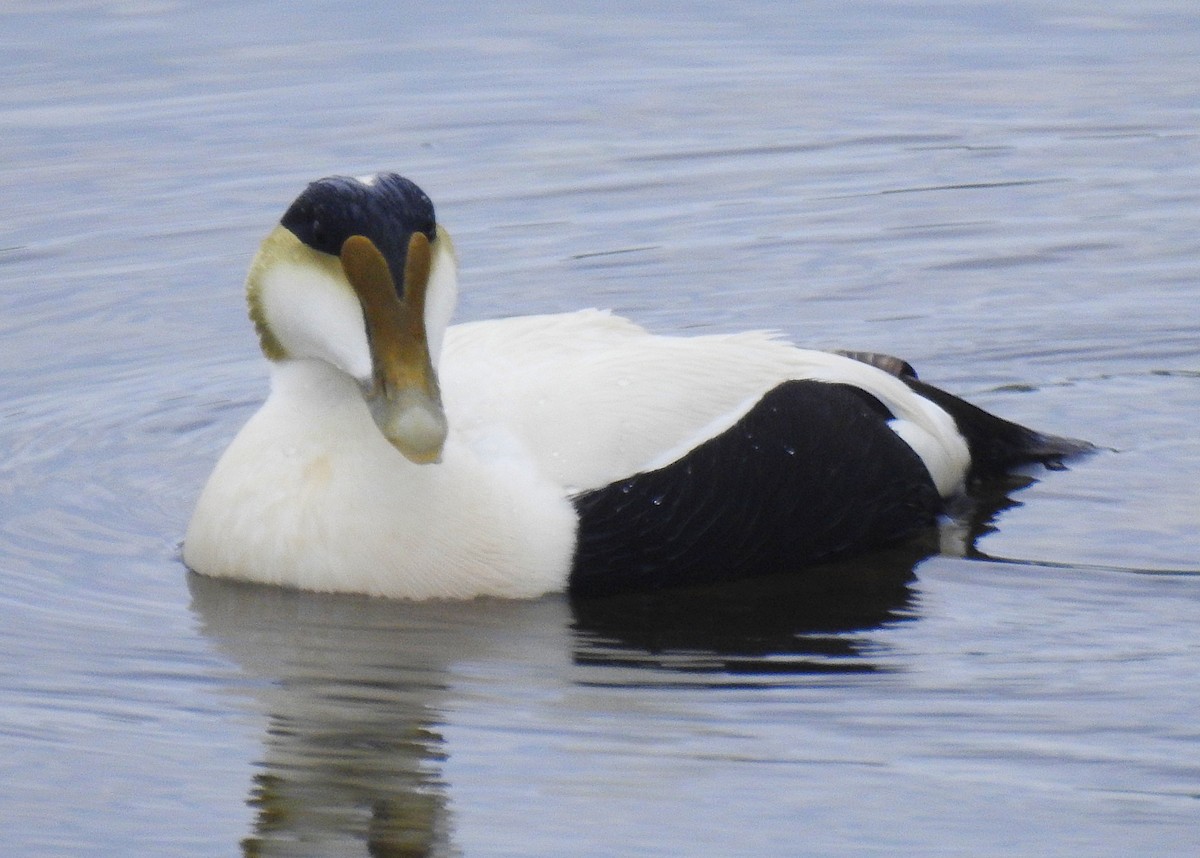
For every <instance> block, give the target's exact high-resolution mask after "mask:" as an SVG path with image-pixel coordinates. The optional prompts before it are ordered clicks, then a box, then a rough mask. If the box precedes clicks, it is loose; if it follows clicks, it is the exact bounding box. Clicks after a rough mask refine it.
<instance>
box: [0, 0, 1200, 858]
mask: <svg viewBox="0 0 1200 858" xmlns="http://www.w3.org/2000/svg"><path fill="white" fill-rule="evenodd" d="M1197 57H1200V13H1197V12H1196V9H1195V6H1194V4H1193V3H1191V2H1185V0H1179V2H1170V0H1132V2H1129V3H1117V4H1097V3H1086V2H1081V0H1013V2H1008V3H983V2H971V0H958V2H955V1H954V0H943V2H931V3H923V4H908V3H893V2H885V0H862V2H846V0H836V2H832V0H828V2H825V0H817V1H816V2H811V3H804V4H793V5H790V6H789V5H788V4H780V3H775V2H762V0H746V2H741V3H736V4H728V3H709V2H698V3H692V4H672V3H663V2H639V3H629V2H624V0H617V2H612V0H606V2H603V3H601V2H590V1H589V0H556V2H546V0H523V2H521V3H507V2H502V3H497V4H490V5H483V4H468V5H465V6H461V7H460V6H456V5H454V4H451V8H444V6H442V5H439V4H429V3H426V4H413V3H399V4H395V3H383V2H374V3H334V2H314V3H308V4H289V3H282V2H264V3H249V4H248V3H240V2H239V3H234V2H203V3H201V2H187V0H162V2H157V0H145V1H144V2H139V0H127V2H121V0H110V2H101V1H100V0H95V2H87V0H63V1H62V2H52V3H32V2H29V3H26V2H13V3H7V4H4V5H3V6H2V7H0V72H2V73H3V83H2V84H0V212H2V217H0V370H2V371H0V784H2V786H0V853H3V854H4V855H14V856H16V855H20V856H66V855H87V856H129V855H170V856H216V855H245V856H267V855H271V856H367V855H375V856H380V855H388V856H395V855H462V856H562V855H571V856H612V855H638V856H641V855H646V856H656V855H661V856H680V855H712V856H805V855H814V856H815V855H820V856H829V855H888V856H892V855H922V856H926V855H944V856H962V855H971V856H1011V855H1036V856H1080V855H1088V856H1129V855H1155V856H1167V855H1169V856H1191V855H1195V854H1197V850H1198V849H1200V726H1198V724H1200V716H1198V713H1200V433H1198V432H1197V420H1198V418H1200V63H1198V62H1197ZM379 169H396V170H399V171H401V172H404V173H405V174H407V175H409V176H410V177H412V178H413V179H415V180H416V181H417V182H418V183H420V184H421V185H422V186H423V187H424V188H425V189H426V190H427V191H428V192H429V193H430V194H431V196H432V197H433V198H434V200H435V202H436V204H437V206H438V210H439V216H440V220H442V221H443V222H444V223H445V224H446V225H448V226H449V228H450V229H451V231H452V232H453V233H454V235H455V238H456V244H457V246H458V249H459V252H460V255H461V259H462V287H463V295H462V303H461V306H460V312H459V318H460V319H464V320H465V319H478V318H487V317H491V316H498V315H507V314H517V313H533V312H548V311H560V310H569V309H574V308H578V307H582V306H591V305H597V306H602V307H612V308H614V309H615V310H617V311H619V312H621V313H624V314H626V315H629V316H631V317H633V318H634V319H636V320H638V321H639V322H642V323H643V324H645V325H647V326H649V327H651V328H652V329H654V330H657V331H663V332H705V331H726V330H736V329H742V328H764V327H765V328H774V329H778V330H780V331H782V332H783V333H785V334H786V335H787V336H789V337H791V338H793V339H794V340H796V341H798V342H801V343H804V344H807V345H812V346H817V347H828V348H836V347H849V348H858V349H872V350H878V351H886V352H892V353H896V354H900V355H902V356H904V357H906V358H908V359H909V360H910V361H912V362H913V363H914V364H915V365H916V366H917V367H918V369H919V370H920V372H921V374H922V376H923V377H924V378H926V379H928V380H931V381H934V382H936V383H939V384H941V385H943V386H946V387H948V388H949V389H951V390H954V391H956V392H958V393H961V394H966V395H968V396H969V397H971V398H972V399H973V400H975V401H977V402H979V403H980V404H982V405H985V406H987V407H990V408H992V409H994V410H996V411H999V412H1001V413H1003V414H1005V415H1006V416H1009V417H1011V418H1014V419H1018V420H1022V421H1024V422H1027V423H1030V424H1032V425H1035V426H1037V427H1039V428H1042V429H1046V430H1049V431H1054V432H1059V433H1064V434H1069V435H1075V436H1081V437H1085V438H1088V439H1090V440H1091V441H1093V442H1095V443H1096V444H1098V445H1100V446H1101V447H1102V448H1103V449H1102V451H1101V452H1100V453H1098V454H1097V455H1095V456H1092V457H1090V458H1088V459H1085V460H1083V461H1080V462H1077V463H1074V464H1073V465H1072V466H1071V467H1070V468H1069V469H1068V470H1065V471H1060V472H1054V473H1045V472H1040V471H1039V472H1031V473H1030V474H1029V475H1028V476H1029V477H1032V478H1033V480H1032V482H1031V484H1030V485H1028V486H1027V487H1025V488H1024V489H1023V490H1018V489H1019V481H1014V482H1013V484H1012V485H1011V486H1007V487H1004V488H1005V489H1006V490H1007V492H1008V493H1007V495H1006V494H1005V493H1004V492H1003V491H1000V490H998V489H997V490H994V491H992V492H990V493H989V496H988V497H985V498H982V499H980V500H979V506H980V512H979V513H978V515H977V516H976V518H977V519H979V520H977V521H976V522H975V524H974V526H973V527H970V526H967V525H965V524H964V526H963V527H961V528H959V530H961V531H962V532H960V533H949V532H948V533H947V534H946V536H945V540H944V542H945V544H944V546H943V550H942V551H940V552H938V553H936V554H934V555H933V556H929V557H924V558H923V557H921V556H918V555H913V556H907V557H904V556H892V557H882V558H873V559H872V560H870V561H863V562H862V563H858V564H851V565H850V566H849V567H848V568H846V569H845V570H843V573H844V574H845V575H846V576H847V578H850V579H867V580H866V584H869V585H870V586H865V584H864V586H863V587H859V588H857V589H855V590H853V591H851V593H850V594H849V595H847V594H846V593H844V592H837V591H832V592H813V591H812V590H811V589H807V590H806V589H803V588H799V587H795V586H793V585H792V584H789V583H787V582H773V583H772V584H771V585H770V586H763V587H743V588H730V589H729V590H728V591H725V592H717V593H708V594H694V595H692V596H689V597H687V598H686V599H685V598H684V597H682V596H680V597H678V598H663V599H644V600H632V601H627V602H618V603H615V604H597V605H584V606H574V607H573V606H572V605H571V604H569V603H568V602H567V601H566V600H565V599H563V598H557V597H555V598H547V599H542V600H538V601H534V602H528V603H505V602H498V601H488V600H483V601H477V602H470V603H465V604H426V605H422V604H405V603H389V602H384V601H372V600H365V599H353V598H336V597H327V596H313V595H305V594H297V593H291V592H281V591H275V590H270V589H258V588H250V587H243V586H237V585H231V584H228V583H220V582H213V581H205V580H200V579H196V578H194V577H193V576H190V575H188V574H187V573H186V572H185V570H184V569H183V567H182V565H181V564H180V561H179V558H178V544H179V541H180V539H181V536H182V533H183V529H184V526H185V524H186V521H187V517H188V515H189V513H190V510H191V504H192V502H193V500H194V498H195V496H196V494H197V492H198V491H199V489H200V486H201V485H202V483H203V481H204V479H205V477H206V476H207V474H208V471H209V469H210V468H211V466H212V464H213V462H214V461H215V458H216V457H217V455H218V454H219V453H220V451H221V450H222V448H223V447H224V445H225V444H226V443H227V442H228V441H229V439H230V438H231V437H232V435H233V434H234V432H235V431H236V430H237V428H238V427H239V426H240V424H241V423H242V422H243V421H244V420H245V419H246V418H247V417H248V415H249V414H250V413H251V412H252V411H253V409H254V408H255V407H256V404H257V403H258V402H259V401H260V400H261V399H262V397H263V395H264V392H265V378H266V374H265V370H264V367H263V363H262V361H261V359H260V356H259V354H258V352H257V348H256V342H255V338H254V336H253V332H252V330H251V328H250V325H249V323H248V322H247V320H246V317H245V312H244V309H243V306H242V294H241V283H242V278H243V276H244V271H245V268H246V266H247V263H248V262H249V259H250V257H251V255H252V254H253V251H254V249H255V246H256V243H257V242H258V240H259V239H260V237H261V236H262V235H263V234H264V233H265V232H266V231H267V230H268V229H269V228H270V226H271V225H272V224H273V223H274V221H275V220H276V219H277V218H278V217H279V215H280V213H281V212H282V210H283V208H284V207H285V206H286V204H287V203H288V202H289V201H290V200H291V198H292V197H293V196H294V195H295V193H296V192H297V191H298V190H299V189H300V188H301V187H302V186H303V184H304V183H305V182H307V181H308V180H310V179H312V178H316V177H318V176H321V175H326V174H329V173H351V174H357V173H363V172H368V171H373V170H379ZM988 514H992V518H991V520H990V524H989V523H988V522H987V520H986V518H987V515H988ZM860 583H862V582H860Z"/></svg>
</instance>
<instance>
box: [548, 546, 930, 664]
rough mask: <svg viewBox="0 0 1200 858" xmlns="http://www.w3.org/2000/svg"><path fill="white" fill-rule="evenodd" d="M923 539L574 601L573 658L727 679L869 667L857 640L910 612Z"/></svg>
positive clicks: (925, 549)
mask: <svg viewBox="0 0 1200 858" xmlns="http://www.w3.org/2000/svg"><path fill="white" fill-rule="evenodd" d="M936 550H937V546H936V544H935V542H934V540H933V539H932V538H931V539H926V540H922V541H919V542H917V543H914V544H910V545H905V546H903V547H900V548H896V549H893V550H891V551H885V552H878V553H875V554H872V555H870V556H869V557H865V558H859V559H857V560H855V561H853V562H843V563H835V564H827V565H823V566H818V567H813V568H811V569H807V570H805V571H804V572H803V573H802V574H788V575H779V576H772V577H768V578H758V579H754V580H748V581H739V582H736V583H732V584H724V585H720V586H712V587H701V588H695V589H676V590H669V591H659V592H653V593H638V594H630V595H625V596H614V597H609V598H603V599H576V600H573V601H572V604H571V608H572V611H573V612H574V614H575V630H576V638H577V639H576V648H575V659H576V662H577V663H579V664H587V665H607V666H620V667H647V668H654V669H659V670H669V671H674V672H684V673H694V672H698V673H720V674H724V675H728V676H741V677H746V676H749V675H755V674H758V675H761V674H770V675H779V674H813V673H858V672H865V671H871V670H874V669H876V668H875V665H874V664H873V663H872V662H871V660H870V659H869V658H867V657H866V655H867V654H866V653H865V652H864V641H863V639H862V638H861V637H858V636H854V635H852V634H849V633H851V632H857V631H864V630H867V629H874V628H878V627H879V626H881V625H883V624H885V623H888V622H893V621H901V620H906V619H909V618H911V617H912V616H914V614H913V610H912V609H913V604H912V602H913V592H912V589H911V584H912V582H913V581H914V580H915V574H914V571H913V570H914V567H915V566H916V565H917V563H919V562H920V561H921V560H923V559H925V558H926V557H928V556H929V555H930V554H932V553H934V552H935V551H936Z"/></svg>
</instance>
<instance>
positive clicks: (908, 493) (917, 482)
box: [570, 381, 942, 596]
mask: <svg viewBox="0 0 1200 858" xmlns="http://www.w3.org/2000/svg"><path fill="white" fill-rule="evenodd" d="M891 416H892V415H891V414H890V412H888V410H887V409H886V408H884V407H883V406H882V404H881V403H879V402H878V400H876V399H874V398H873V397H871V396H870V395H869V394H865V393H864V392H863V391H861V390H859V389H858V388H855V387H852V386H849V385H843V384H830V383H824V382H817V381H789V382H786V383H784V384H782V385H780V386H779V387H776V388H775V389H773V390H771V391H770V392H768V393H767V394H766V395H765V396H764V397H763V398H762V400H761V401H760V402H759V403H758V404H757V405H756V406H754V408H752V409H751V410H750V411H749V412H748V413H747V414H746V415H745V416H744V417H742V418H741V419H740V420H739V421H738V422H737V423H736V424H735V425H734V426H733V427H732V428H731V429H729V430H728V431H726V432H723V433H722V434H721V435H719V436H717V437H715V438H712V439H709V440H708V441H706V442H704V443H703V444H701V445H700V446H698V447H697V448H696V449H694V450H692V451H691V452H690V453H688V454H687V455H686V456H684V457H683V458H682V459H679V460H678V461H676V462H674V463H672V464H670V465H667V466H666V467H663V468H660V469H658V470H655V471H650V472H646V473H641V474H636V475H634V476H633V477H630V478H628V479H625V480H621V481H620V482H617V483H613V484H611V485H608V486H605V487H603V488H600V489H596V490H594V491H589V492H584V493H582V494H580V495H579V496H577V497H576V498H575V507H576V509H577V511H578V513H579V519H580V526H579V538H578V545H577V547H576V553H575V563H574V567H573V569H572V572H571V578H570V589H571V592H572V594H573V595H576V596H592V595H603V594H609V593H616V592H622V591H636V590H655V589H661V588H666V587H673V586H678V585H683V584H705V583H716V582H721V581H726V580H733V579H738V578H747V577H756V576H760V575H767V574H772V573H778V572H789V571H795V570H797V569H800V568H803V567H807V566H810V565H813V564H815V563H819V562H822V561H827V560H833V559H837V558H840V557H845V556H848V555H851V554H854V553H858V552H861V551H864V550H869V549H872V548H877V547H881V546H884V545H888V544H895V543H897V542H900V541H902V540H904V539H906V538H908V537H910V536H912V535H913V534H915V533H917V532H919V531H922V530H924V529H925V528H928V527H930V526H932V525H933V524H934V523H935V521H936V517H937V514H938V512H939V511H940V509H941V507H942V502H941V499H940V498H939V497H938V493H937V490H936V489H935V488H934V485H933V482H932V480H931V479H930V477H929V473H928V471H927V470H926V469H925V466H924V464H923V463H922V461H921V460H920V458H919V457H918V456H917V455H916V453H914V452H913V450H912V449H911V448H910V447H909V446H908V445H907V444H905V443H904V442H903V441H902V440H900V438H899V437H898V436H897V435H896V434H895V433H894V432H893V431H892V430H891V429H890V428H888V426H887V421H888V420H889V419H890V418H891Z"/></svg>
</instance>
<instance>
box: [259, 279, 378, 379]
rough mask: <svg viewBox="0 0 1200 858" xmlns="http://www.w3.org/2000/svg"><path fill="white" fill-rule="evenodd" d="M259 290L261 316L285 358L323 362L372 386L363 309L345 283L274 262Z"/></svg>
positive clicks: (369, 351) (344, 281)
mask: <svg viewBox="0 0 1200 858" xmlns="http://www.w3.org/2000/svg"><path fill="white" fill-rule="evenodd" d="M339 273H340V272H339ZM258 290H259V301H260V302H261V306H262V312H263V315H264V317H265V318H266V320H267V322H268V324H269V326H270V329H271V332H272V333H273V334H274V335H275V339H276V340H277V341H278V342H279V345H281V346H282V347H283V349H284V351H285V352H286V353H287V355H288V356H289V357H291V358H295V359H304V358H311V359H315V360H321V361H325V362H326V363H328V364H331V365H332V366H334V367H336V368H337V369H340V370H341V371H342V372H344V373H346V375H349V376H350V377H352V378H354V379H355V380H357V381H358V382H359V383H360V384H367V383H369V382H370V381H371V377H372V372H373V370H372V366H371V349H370V345H369V344H368V342H367V330H366V327H365V325H364V323H363V311H362V305H361V304H360V303H359V300H358V296H357V295H356V294H355V293H354V290H353V289H352V288H351V286H350V284H349V283H348V282H346V279H345V277H342V276H332V274H331V272H330V271H328V270H326V269H324V268H316V267H314V266H312V265H305V264H303V263H300V262H292V261H286V262H279V263H278V264H276V265H274V266H271V267H270V268H269V269H267V270H266V271H264V272H263V274H262V277H261V278H260V279H259V281H258Z"/></svg>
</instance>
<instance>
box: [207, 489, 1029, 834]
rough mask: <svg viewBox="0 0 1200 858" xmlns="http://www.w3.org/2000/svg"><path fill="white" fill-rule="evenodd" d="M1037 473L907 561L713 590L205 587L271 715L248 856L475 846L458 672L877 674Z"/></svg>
mask: <svg viewBox="0 0 1200 858" xmlns="http://www.w3.org/2000/svg"><path fill="white" fill-rule="evenodd" d="M1031 481H1032V480H1030V479H1029V478H1027V477H1026V478H1023V477H1020V476H1015V477H1011V478H1008V479H1007V480H1006V481H1005V482H1003V483H998V484H991V485H989V486H985V487H977V490H976V491H975V492H974V493H973V496H972V499H971V502H970V506H968V507H966V508H963V509H960V510H958V515H957V516H956V518H955V519H954V520H953V521H951V522H949V523H947V524H946V525H945V526H944V527H943V528H942V529H941V532H940V533H936V534H928V535H927V537H926V538H925V539H923V540H918V541H916V542H914V543H910V544H907V545H904V546H901V547H898V548H896V549H893V550H891V551H886V552H879V553H877V554H874V555H871V556H869V557H866V558H859V559H857V560H855V561H853V562H849V563H841V564H835V565H829V566H823V567H814V568H812V569H809V570H806V571H804V572H803V573H802V574H793V575H780V576H778V577H773V578H764V579H759V580H756V581H747V582H740V583H737V584H732V585H724V586H720V587H710V588H700V589H695V590H673V591H661V592H655V593H645V594H631V595H624V596H620V597H610V598H604V599H592V600H584V599H574V600H569V599H567V598H564V597H554V596H552V597H547V598H543V599H539V600H534V601H520V600H513V601H505V600H497V599H478V600H471V601H466V602H424V603H421V602H404V601H394V600H386V599H372V598H366V597H354V596H330V595H322V594H312V593H303V592H297V591H293V590H287V589H282V588H275V587H266V586H258V585H250V584H240V583H236V582H230V581H223V580H219V579H212V578H206V577H203V576H199V575H190V576H189V578H188V584H189V588H190V590H191V595H192V609H193V611H194V612H195V614H196V615H197V617H198V618H199V620H200V626H201V631H202V632H203V634H204V635H205V636H206V637H208V638H209V639H210V640H211V641H212V642H213V644H214V646H215V647H216V649H217V650H218V651H219V652H220V653H221V654H223V655H224V656H226V657H227V658H229V659H230V660H231V661H233V662H234V663H235V664H236V665H237V666H238V667H239V668H240V669H241V670H242V672H243V673H244V674H245V676H246V678H247V682H246V684H245V685H244V686H242V688H243V689H244V690H246V691H247V693H248V695H249V696H250V697H251V698H252V703H253V707H254V709H255V710H256V711H258V712H259V713H261V714H262V716H263V717H264V718H265V719H266V722H267V727H266V731H265V735H264V738H263V745H264V749H263V756H262V759H261V760H260V761H259V762H258V766H259V769H260V771H259V773H258V774H257V775H256V776H255V778H254V782H253V784H252V785H251V787H250V791H249V797H248V799H247V801H248V804H249V805H250V806H252V807H253V808H254V810H255V813H256V818H255V822H254V828H253V832H252V833H251V834H250V835H249V836H247V837H246V838H245V839H244V840H243V841H242V844H241V847H242V852H243V855H245V856H247V858H258V856H263V858H265V856H289V858H297V856H328V855H364V856H397V857H398V856H406V858H413V856H439V855H453V854H457V853H456V850H455V848H454V846H453V842H452V824H451V812H450V804H451V801H450V785H449V784H448V783H447V782H446V781H445V780H444V777H443V766H442V764H443V762H444V761H445V759H446V754H447V751H446V748H445V743H444V740H443V738H442V735H441V732H440V729H441V727H442V725H444V724H445V723H446V719H447V716H446V712H447V706H448V705H450V704H452V703H453V701H454V699H455V693H454V691H453V689H452V686H453V685H454V684H455V683H456V681H458V680H461V675H456V673H455V669H456V666H457V667H461V665H464V664H468V663H478V662H480V661H484V662H487V661H489V660H491V661H493V662H495V661H499V660H503V661H505V662H506V663H507V662H508V661H512V660H515V661H518V662H519V660H520V659H522V658H525V659H526V660H528V661H533V662H534V665H533V668H534V669H533V671H532V672H529V671H521V670H520V669H519V667H527V666H528V665H519V666H516V667H518V669H514V670H513V671H512V673H511V674H506V675H511V676H518V675H519V676H521V677H525V676H526V675H527V674H529V675H533V676H536V677H537V679H536V680H532V681H537V682H542V683H546V684H550V685H552V686H554V687H555V688H557V689H561V688H563V687H568V686H571V685H574V686H581V685H583V686H592V685H612V686H616V687H628V688H637V687H640V686H658V687H662V686H665V685H671V684H674V683H677V682H684V683H687V684H699V685H705V686H710V685H712V686H720V687H725V688H729V687H740V686H745V687H762V686H768V687H772V688H780V687H782V686H788V685H803V684H804V683H806V682H807V683H810V684H811V683H812V680H813V678H814V677H815V676H826V677H828V676H829V675H831V674H859V673H867V672H873V671H877V670H879V669H881V665H880V664H879V661H880V658H879V656H880V653H881V651H882V652H886V650H881V648H880V647H879V646H878V644H876V643H874V642H873V639H872V635H871V632H872V630H876V629H879V628H880V627H882V626H884V625H887V624H891V623H897V622H906V621H911V620H914V619H917V618H918V617H919V604H918V603H917V600H916V596H915V591H914V587H913V584H914V582H915V580H916V576H915V572H914V569H915V567H916V566H917V564H919V563H920V561H921V560H923V559H924V558H926V557H928V556H930V555H931V554H934V553H939V552H940V553H943V554H945V553H953V554H958V555H961V556H966V557H973V556H982V555H980V554H979V552H978V551H977V550H976V548H975V542H976V540H977V539H978V538H979V536H981V535H982V534H983V533H986V532H987V531H988V530H990V529H991V525H990V521H991V520H992V517H993V516H994V515H995V514H996V513H997V512H998V511H1000V510H1001V509H1003V508H1005V507H1007V506H1011V505H1012V504H1013V502H1012V501H1011V499H1010V498H1009V497H1008V495H1009V493H1010V492H1011V491H1014V490H1016V489H1018V488H1021V487H1022V486H1023V485H1025V484H1027V483H1028V482H1031ZM523 681H524V680H523ZM818 684H819V683H818Z"/></svg>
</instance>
